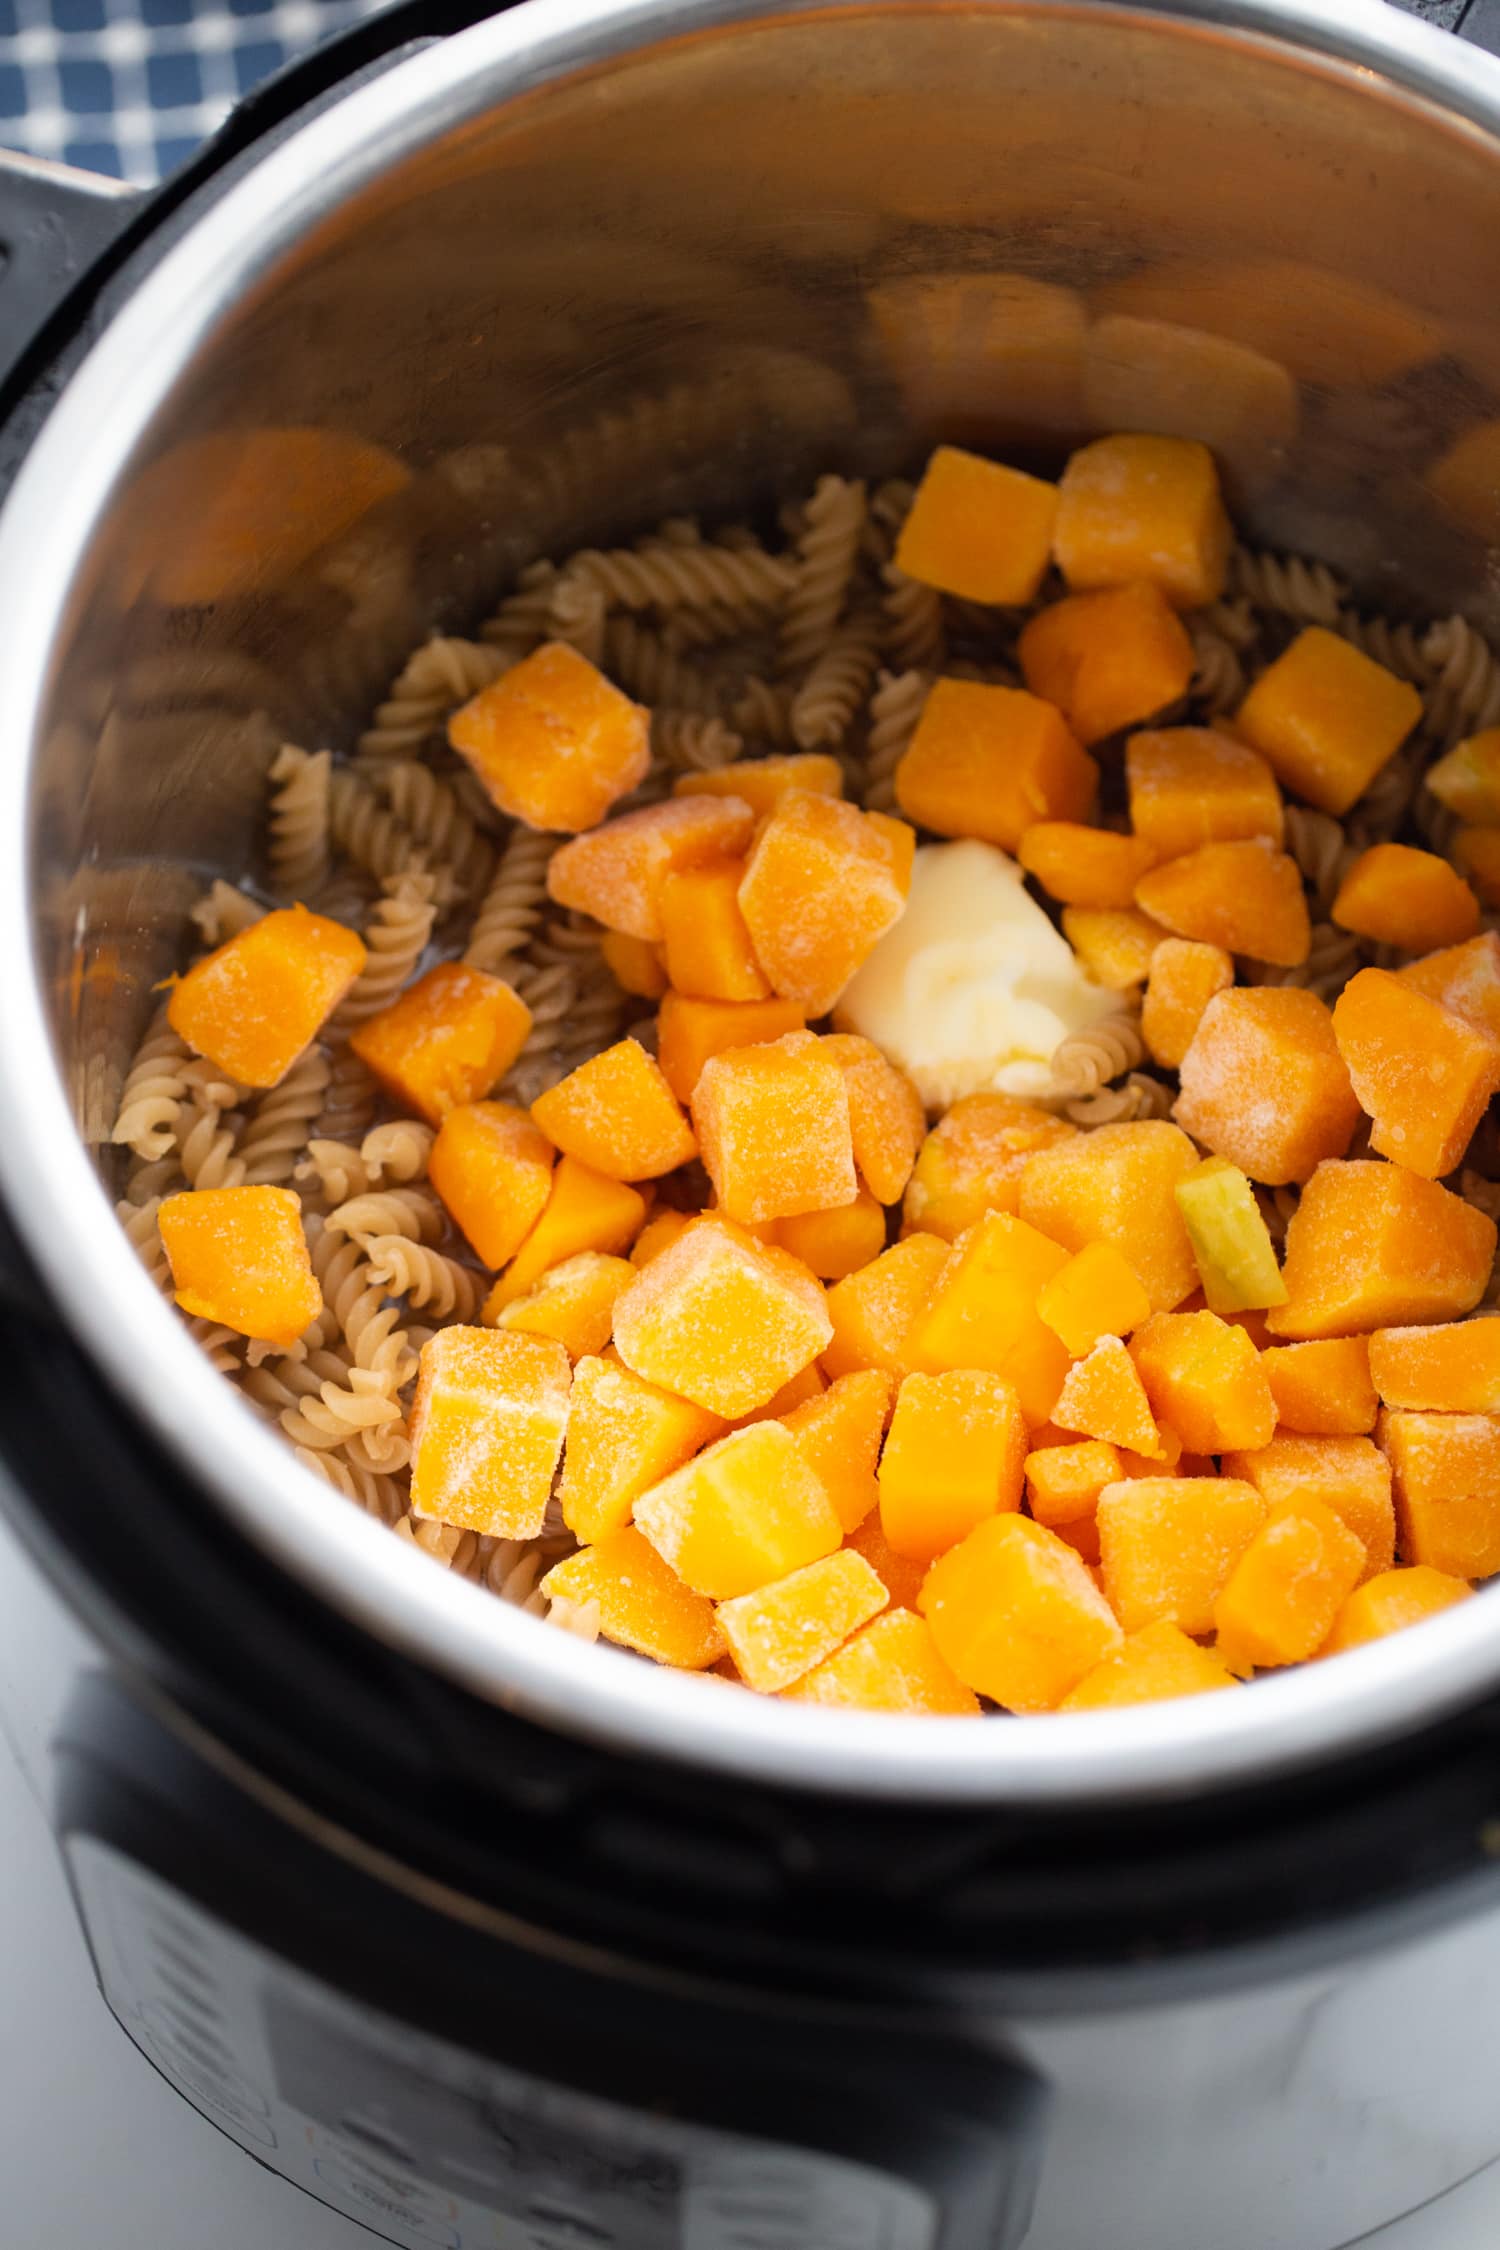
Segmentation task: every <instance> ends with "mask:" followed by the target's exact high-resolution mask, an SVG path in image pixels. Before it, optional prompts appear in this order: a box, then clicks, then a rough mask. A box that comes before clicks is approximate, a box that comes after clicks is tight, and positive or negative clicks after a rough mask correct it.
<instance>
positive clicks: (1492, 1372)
mask: <svg viewBox="0 0 1500 2250" xmlns="http://www.w3.org/2000/svg"><path fill="white" fill-rule="evenodd" d="M1370 1380H1371V1384H1372V1387H1373V1388H1374V1389H1375V1390H1377V1391H1378V1392H1379V1393H1380V1397H1381V1402H1382V1404H1383V1405H1386V1406H1406V1407H1412V1408H1415V1409H1416V1410H1417V1411H1418V1412H1419V1413H1429V1414H1500V1320H1494V1319H1489V1320H1464V1321H1453V1322H1449V1323H1448V1324H1447V1326H1445V1327H1441V1328H1431V1327H1427V1328H1377V1329H1376V1331H1375V1334H1374V1335H1373V1336H1372V1337H1371V1338H1370Z"/></svg>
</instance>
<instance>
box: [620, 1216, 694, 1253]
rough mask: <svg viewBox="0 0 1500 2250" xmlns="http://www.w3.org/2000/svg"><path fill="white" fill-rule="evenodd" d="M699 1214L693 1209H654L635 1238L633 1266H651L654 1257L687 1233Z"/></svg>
mask: <svg viewBox="0 0 1500 2250" xmlns="http://www.w3.org/2000/svg"><path fill="white" fill-rule="evenodd" d="M696 1216H697V1213H696V1212H693V1211H672V1210H666V1211H653V1212H652V1214H651V1216H650V1218H649V1219H648V1220H647V1221H646V1224H645V1225H644V1226H643V1227H642V1229H641V1231H640V1233H639V1234H638V1235H637V1236H636V1238H635V1243H634V1246H633V1247H632V1249H631V1252H630V1263H631V1264H632V1265H633V1266H649V1265H650V1263H651V1261H652V1259H653V1258H654V1257H656V1256H657V1255H658V1254H659V1253H660V1252H661V1251H663V1250H665V1249H666V1247H667V1244H668V1243H669V1242H675V1241H676V1240H677V1237H678V1236H679V1235H680V1234H685V1233H686V1232H687V1229H688V1228H689V1227H690V1226H691V1225H692V1223H693V1220H694V1219H695V1217H696Z"/></svg>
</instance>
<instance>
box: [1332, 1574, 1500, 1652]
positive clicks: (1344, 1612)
mask: <svg viewBox="0 0 1500 2250" xmlns="http://www.w3.org/2000/svg"><path fill="white" fill-rule="evenodd" d="M1472 1592H1473V1588H1472V1587H1471V1586H1470V1584H1469V1582H1468V1580H1467V1579H1465V1578H1452V1577H1450V1576H1449V1574H1448V1572H1447V1571H1445V1570H1434V1569H1433V1568H1432V1565H1431V1564H1430V1563H1412V1564H1410V1565H1409V1566H1408V1567H1407V1568H1406V1569H1404V1570H1384V1571H1382V1572H1381V1573H1380V1576H1379V1577H1378V1578H1367V1579H1366V1580H1365V1582H1364V1584H1363V1585H1362V1586H1356V1587H1355V1589H1354V1591H1353V1593H1352V1594H1351V1595H1350V1596H1349V1598H1348V1600H1347V1601H1346V1602H1345V1604H1344V1606H1343V1608H1342V1609H1341V1610H1340V1611H1339V1613H1338V1616H1337V1617H1336V1618H1335V1619H1334V1621H1333V1630H1332V1631H1331V1632H1330V1634H1329V1636H1328V1638H1327V1640H1326V1641H1325V1642H1324V1643H1323V1646H1322V1647H1321V1648H1320V1649H1319V1650H1318V1654H1319V1655H1320V1656H1341V1655H1342V1654H1343V1653H1344V1651H1345V1650H1346V1649H1351V1648H1363V1647H1365V1646H1366V1644H1367V1643H1368V1642H1370V1641H1381V1640H1384V1639H1385V1637H1386V1635H1387V1634H1388V1633H1402V1632H1405V1630H1406V1628H1407V1626H1408V1625H1420V1624H1421V1622H1422V1620H1423V1618H1424V1617H1437V1616H1439V1615H1440V1614H1441V1612H1442V1611H1443V1610H1445V1609H1451V1608H1452V1607H1453V1605H1454V1603H1455V1602H1461V1601H1465V1600H1466V1599H1467V1598H1468V1596H1469V1595H1470V1594H1471V1593H1472Z"/></svg>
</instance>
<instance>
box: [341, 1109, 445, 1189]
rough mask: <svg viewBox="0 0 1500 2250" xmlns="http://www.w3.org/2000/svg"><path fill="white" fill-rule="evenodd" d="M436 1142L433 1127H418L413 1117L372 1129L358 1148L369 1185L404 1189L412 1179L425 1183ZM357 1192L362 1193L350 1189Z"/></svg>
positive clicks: (396, 1120)
mask: <svg viewBox="0 0 1500 2250" xmlns="http://www.w3.org/2000/svg"><path fill="white" fill-rule="evenodd" d="M436 1139H437V1135H436V1133H434V1131H433V1129H432V1127H431V1126H430V1125H419V1124H418V1122H417V1120H416V1119H415V1118H414V1117H397V1118H393V1119H392V1120H391V1122H390V1123H389V1124H388V1125H374V1126H372V1127H371V1128H370V1131H369V1132H368V1133H366V1135H365V1137H364V1139H363V1141H362V1142H361V1143H360V1149H359V1155H360V1161H361V1163H362V1164H363V1165H364V1166H365V1168H366V1170H367V1172H368V1174H369V1181H368V1185H369V1186H371V1187H374V1186H376V1185H377V1184H390V1185H394V1186H398V1187H404V1186H409V1185H410V1183H411V1182H412V1181H413V1180H424V1179H425V1178H426V1177H427V1159H428V1157H429V1156H431V1154H432V1144H433V1142H434V1141H435V1140H436ZM358 1192H362V1191H359V1190H351V1193H358Z"/></svg>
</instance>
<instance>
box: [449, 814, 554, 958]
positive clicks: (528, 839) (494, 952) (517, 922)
mask: <svg viewBox="0 0 1500 2250" xmlns="http://www.w3.org/2000/svg"><path fill="white" fill-rule="evenodd" d="M562 841H563V839H562V837H561V836H548V835H543V834H541V833H539V832H538V831H537V830H536V829H534V828H516V829H513V830H512V832H511V835H510V838H509V840H508V841H507V843H506V845H505V848H504V850H503V851H502V852H501V854H500V858H499V860H498V862H497V864H496V867H495V872H494V874H493V876H492V877H491V878H490V886H489V889H488V890H487V891H486V892H485V894H484V897H483V899H482V900H481V902H480V906H479V911H478V913H477V914H476V915H475V917H474V920H473V924H472V926H471V928H470V930H469V942H468V944H467V945H466V946H465V948H464V955H463V958H464V960H465V962H466V963H467V965H468V966H469V967H470V968H471V969H486V970H489V971H490V972H492V973H493V972H495V971H497V970H499V969H500V968H501V966H502V964H503V963H505V962H507V961H509V960H511V959H512V958H513V957H514V956H515V955H516V954H518V953H520V952H522V951H523V950H524V948H525V946H526V943H527V940H528V939H529V938H530V936H531V934H532V932H533V930H535V928H536V926H537V924H538V923H539V922H540V920H541V918H542V915H543V914H544V913H545V911H546V907H547V866H548V862H549V861H550V860H551V858H552V854H553V853H554V852H555V851H556V850H557V847H558V845H559V844H560V843H561V842H562Z"/></svg>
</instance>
